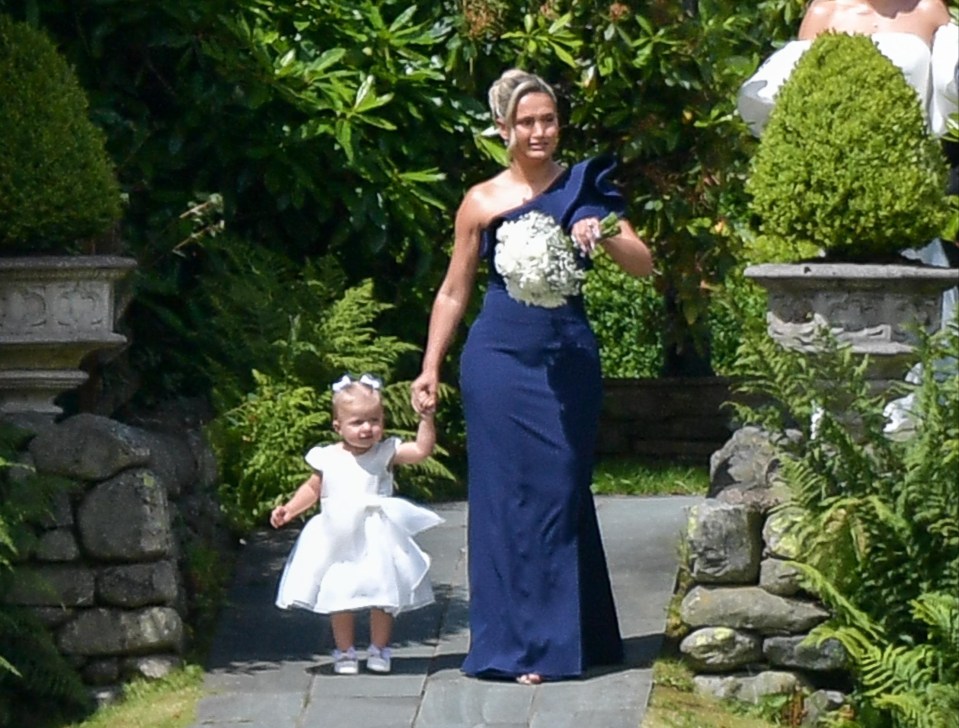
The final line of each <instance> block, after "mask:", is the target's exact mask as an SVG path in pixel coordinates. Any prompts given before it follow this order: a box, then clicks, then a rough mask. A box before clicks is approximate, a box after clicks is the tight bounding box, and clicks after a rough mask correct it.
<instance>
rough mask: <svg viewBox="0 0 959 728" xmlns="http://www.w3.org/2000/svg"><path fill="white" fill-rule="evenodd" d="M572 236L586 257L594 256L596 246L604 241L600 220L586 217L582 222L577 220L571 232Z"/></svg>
mask: <svg viewBox="0 0 959 728" xmlns="http://www.w3.org/2000/svg"><path fill="white" fill-rule="evenodd" d="M570 235H571V237H572V238H573V241H574V242H575V243H576V244H577V245H578V246H579V248H580V250H582V251H583V254H584V255H592V254H593V251H595V250H596V245H597V244H598V243H599V241H600V240H602V239H603V233H602V232H601V230H600V225H599V218H598V217H584V218H583V219H582V220H577V221H576V222H575V223H574V224H573V227H572V229H571V230H570Z"/></svg>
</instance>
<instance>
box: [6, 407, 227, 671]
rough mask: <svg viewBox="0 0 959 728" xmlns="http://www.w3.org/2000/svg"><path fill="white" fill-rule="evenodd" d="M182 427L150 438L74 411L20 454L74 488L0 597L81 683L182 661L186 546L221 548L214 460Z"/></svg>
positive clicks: (195, 432) (195, 434) (195, 433)
mask: <svg viewBox="0 0 959 728" xmlns="http://www.w3.org/2000/svg"><path fill="white" fill-rule="evenodd" d="M181 425H182V423H181ZM181 425H176V426H173V427H171V428H169V429H168V431H162V430H152V431H151V430H146V429H141V428H138V427H131V426H128V425H125V424H121V423H119V422H116V421H113V420H110V419H107V418H104V417H99V416H96V415H91V414H80V415H76V416H74V417H70V418H68V419H66V420H64V421H63V422H62V423H59V424H52V425H49V426H47V427H45V428H43V429H41V430H40V431H39V432H38V433H37V434H36V436H35V437H34V438H33V439H32V440H31V441H30V443H29V449H28V450H27V451H26V452H24V453H23V455H22V460H23V461H24V463H25V464H28V465H31V466H33V467H34V468H35V469H36V471H37V472H38V473H40V474H49V475H57V476H63V477H65V478H67V479H69V480H71V481H73V482H75V483H76V486H75V487H74V488H73V489H72V490H71V491H70V492H64V493H63V494H62V496H61V497H60V498H59V499H58V500H57V502H56V504H55V507H54V508H53V509H52V512H51V513H50V516H49V518H47V519H46V521H45V522H43V523H40V524H37V525H36V529H37V537H38V538H37V543H36V547H35V548H34V549H33V552H32V553H31V554H28V559H27V561H26V562H25V563H23V564H21V565H20V567H19V568H18V571H17V574H16V579H17V581H16V583H15V586H14V588H13V590H12V593H10V594H8V595H6V599H7V601H8V602H12V603H15V604H20V605H25V606H28V607H30V608H32V609H33V610H34V611H35V612H36V613H37V614H38V615H39V616H40V617H41V618H42V619H43V621H44V622H45V624H46V625H47V626H48V627H49V629H50V630H51V631H52V633H53V635H54V638H55V641H56V644H57V646H58V648H59V650H60V652H61V653H62V654H64V655H66V656H67V657H68V658H69V660H70V661H71V662H72V663H73V664H74V665H75V666H76V668H77V670H78V671H79V672H80V674H81V676H82V677H83V679H84V681H85V682H87V683H88V684H91V685H108V684H115V683H117V682H120V681H124V680H126V679H129V678H130V677H133V676H138V675H141V676H146V677H158V676H161V675H163V674H166V672H168V671H169V670H170V669H171V668H172V667H174V666H176V665H179V664H180V662H181V656H182V655H183V653H184V650H185V649H186V647H187V639H188V635H187V628H186V618H187V616H188V610H189V605H190V602H191V596H194V595H191V594H190V590H189V584H188V582H187V578H186V574H187V570H186V562H187V555H188V553H189V550H190V549H191V548H194V547H196V546H198V545H201V544H202V545H204V546H205V547H207V548H215V549H218V550H220V551H221V552H222V553H224V554H226V553H228V552H229V550H230V542H229V541H230V540H229V537H228V535H227V534H226V531H225V529H224V528H223V525H222V519H221V517H220V515H219V510H218V508H217V506H216V500H215V497H214V494H215V483H216V479H217V473H216V464H215V459H214V457H213V454H212V452H211V451H210V450H209V448H208V447H207V445H206V444H205V442H204V440H203V437H202V435H201V434H200V430H199V428H196V429H190V428H189V427H182V426H181ZM224 568H228V566H227V564H226V563H224Z"/></svg>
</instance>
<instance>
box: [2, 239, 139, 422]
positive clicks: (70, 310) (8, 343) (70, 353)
mask: <svg viewBox="0 0 959 728" xmlns="http://www.w3.org/2000/svg"><path fill="white" fill-rule="evenodd" d="M135 267H136V261H135V260H133V259H131V258H122V257H115V256H100V255H87V256H83V255H81V256H38V257H13V258H0V418H2V419H5V420H15V421H19V422H23V423H28V422H38V421H40V422H42V421H47V422H49V421H52V420H53V419H54V418H55V417H56V416H57V415H58V414H60V413H61V409H60V407H58V406H57V405H56V404H55V403H54V401H53V400H54V399H55V398H56V397H57V396H58V395H59V394H61V393H63V392H66V391H69V390H71V389H73V388H75V387H77V386H79V385H81V384H83V382H85V381H86V379H87V374H86V372H84V371H82V370H81V369H80V368H79V367H80V364H81V362H82V361H83V359H84V357H86V356H87V355H88V354H90V353H92V352H94V351H98V350H103V349H110V348H115V347H119V346H122V345H123V344H125V343H126V338H125V337H124V336H122V335H120V334H118V333H116V332H115V331H114V324H115V319H116V316H117V314H116V307H115V299H114V285H115V283H116V282H117V281H119V280H120V279H122V278H124V277H125V276H127V275H128V274H129V273H130V272H131V271H132V270H133V269H134V268H135Z"/></svg>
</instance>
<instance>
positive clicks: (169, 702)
mask: <svg viewBox="0 0 959 728" xmlns="http://www.w3.org/2000/svg"><path fill="white" fill-rule="evenodd" d="M202 696H203V670H202V669H201V668H200V667H199V666H197V665H187V666H186V667H185V668H183V669H182V670H177V671H175V672H173V673H171V674H170V675H168V676H167V677H165V678H163V679H162V680H136V681H133V682H131V683H129V684H127V685H126V686H124V689H123V698H122V700H120V701H119V702H117V703H115V704H114V705H109V706H106V707H104V708H101V709H100V710H98V711H97V712H96V713H95V714H94V715H93V716H91V717H90V718H88V719H87V720H85V721H83V722H81V723H73V724H71V725H70V726H65V727H64V728H186V727H187V726H190V725H193V723H194V722H195V721H196V706H197V703H198V702H199V701H200V698H201V697H202Z"/></svg>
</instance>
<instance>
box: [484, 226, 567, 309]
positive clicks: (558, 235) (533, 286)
mask: <svg viewBox="0 0 959 728" xmlns="http://www.w3.org/2000/svg"><path fill="white" fill-rule="evenodd" d="M496 241H497V242H496V249H495V250H494V253H493V264H494V265H495V266H496V271H497V272H498V273H499V274H500V275H501V276H503V280H504V281H505V282H506V292H507V293H508V294H509V295H510V297H512V298H514V299H516V300H517V301H519V302H521V303H525V304H526V305H528V306H542V307H544V308H556V307H557V306H562V305H563V304H564V303H566V299H567V297H569V296H575V295H577V294H578V293H579V292H580V288H581V287H582V284H583V280H584V279H585V278H586V271H585V270H584V268H583V267H582V266H581V265H580V263H579V261H577V260H576V257H577V253H576V248H575V245H574V244H573V241H572V239H571V238H570V237H569V236H568V235H566V234H565V233H564V232H563V230H562V228H560V226H559V225H558V224H557V222H556V221H555V220H554V219H553V218H552V217H550V216H549V215H545V214H543V213H541V212H536V211H535V210H534V211H531V212H528V213H526V214H525V215H523V216H522V217H519V218H517V219H516V220H510V221H507V222H504V223H503V224H502V225H500V226H499V229H498V230H497V231H496Z"/></svg>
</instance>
